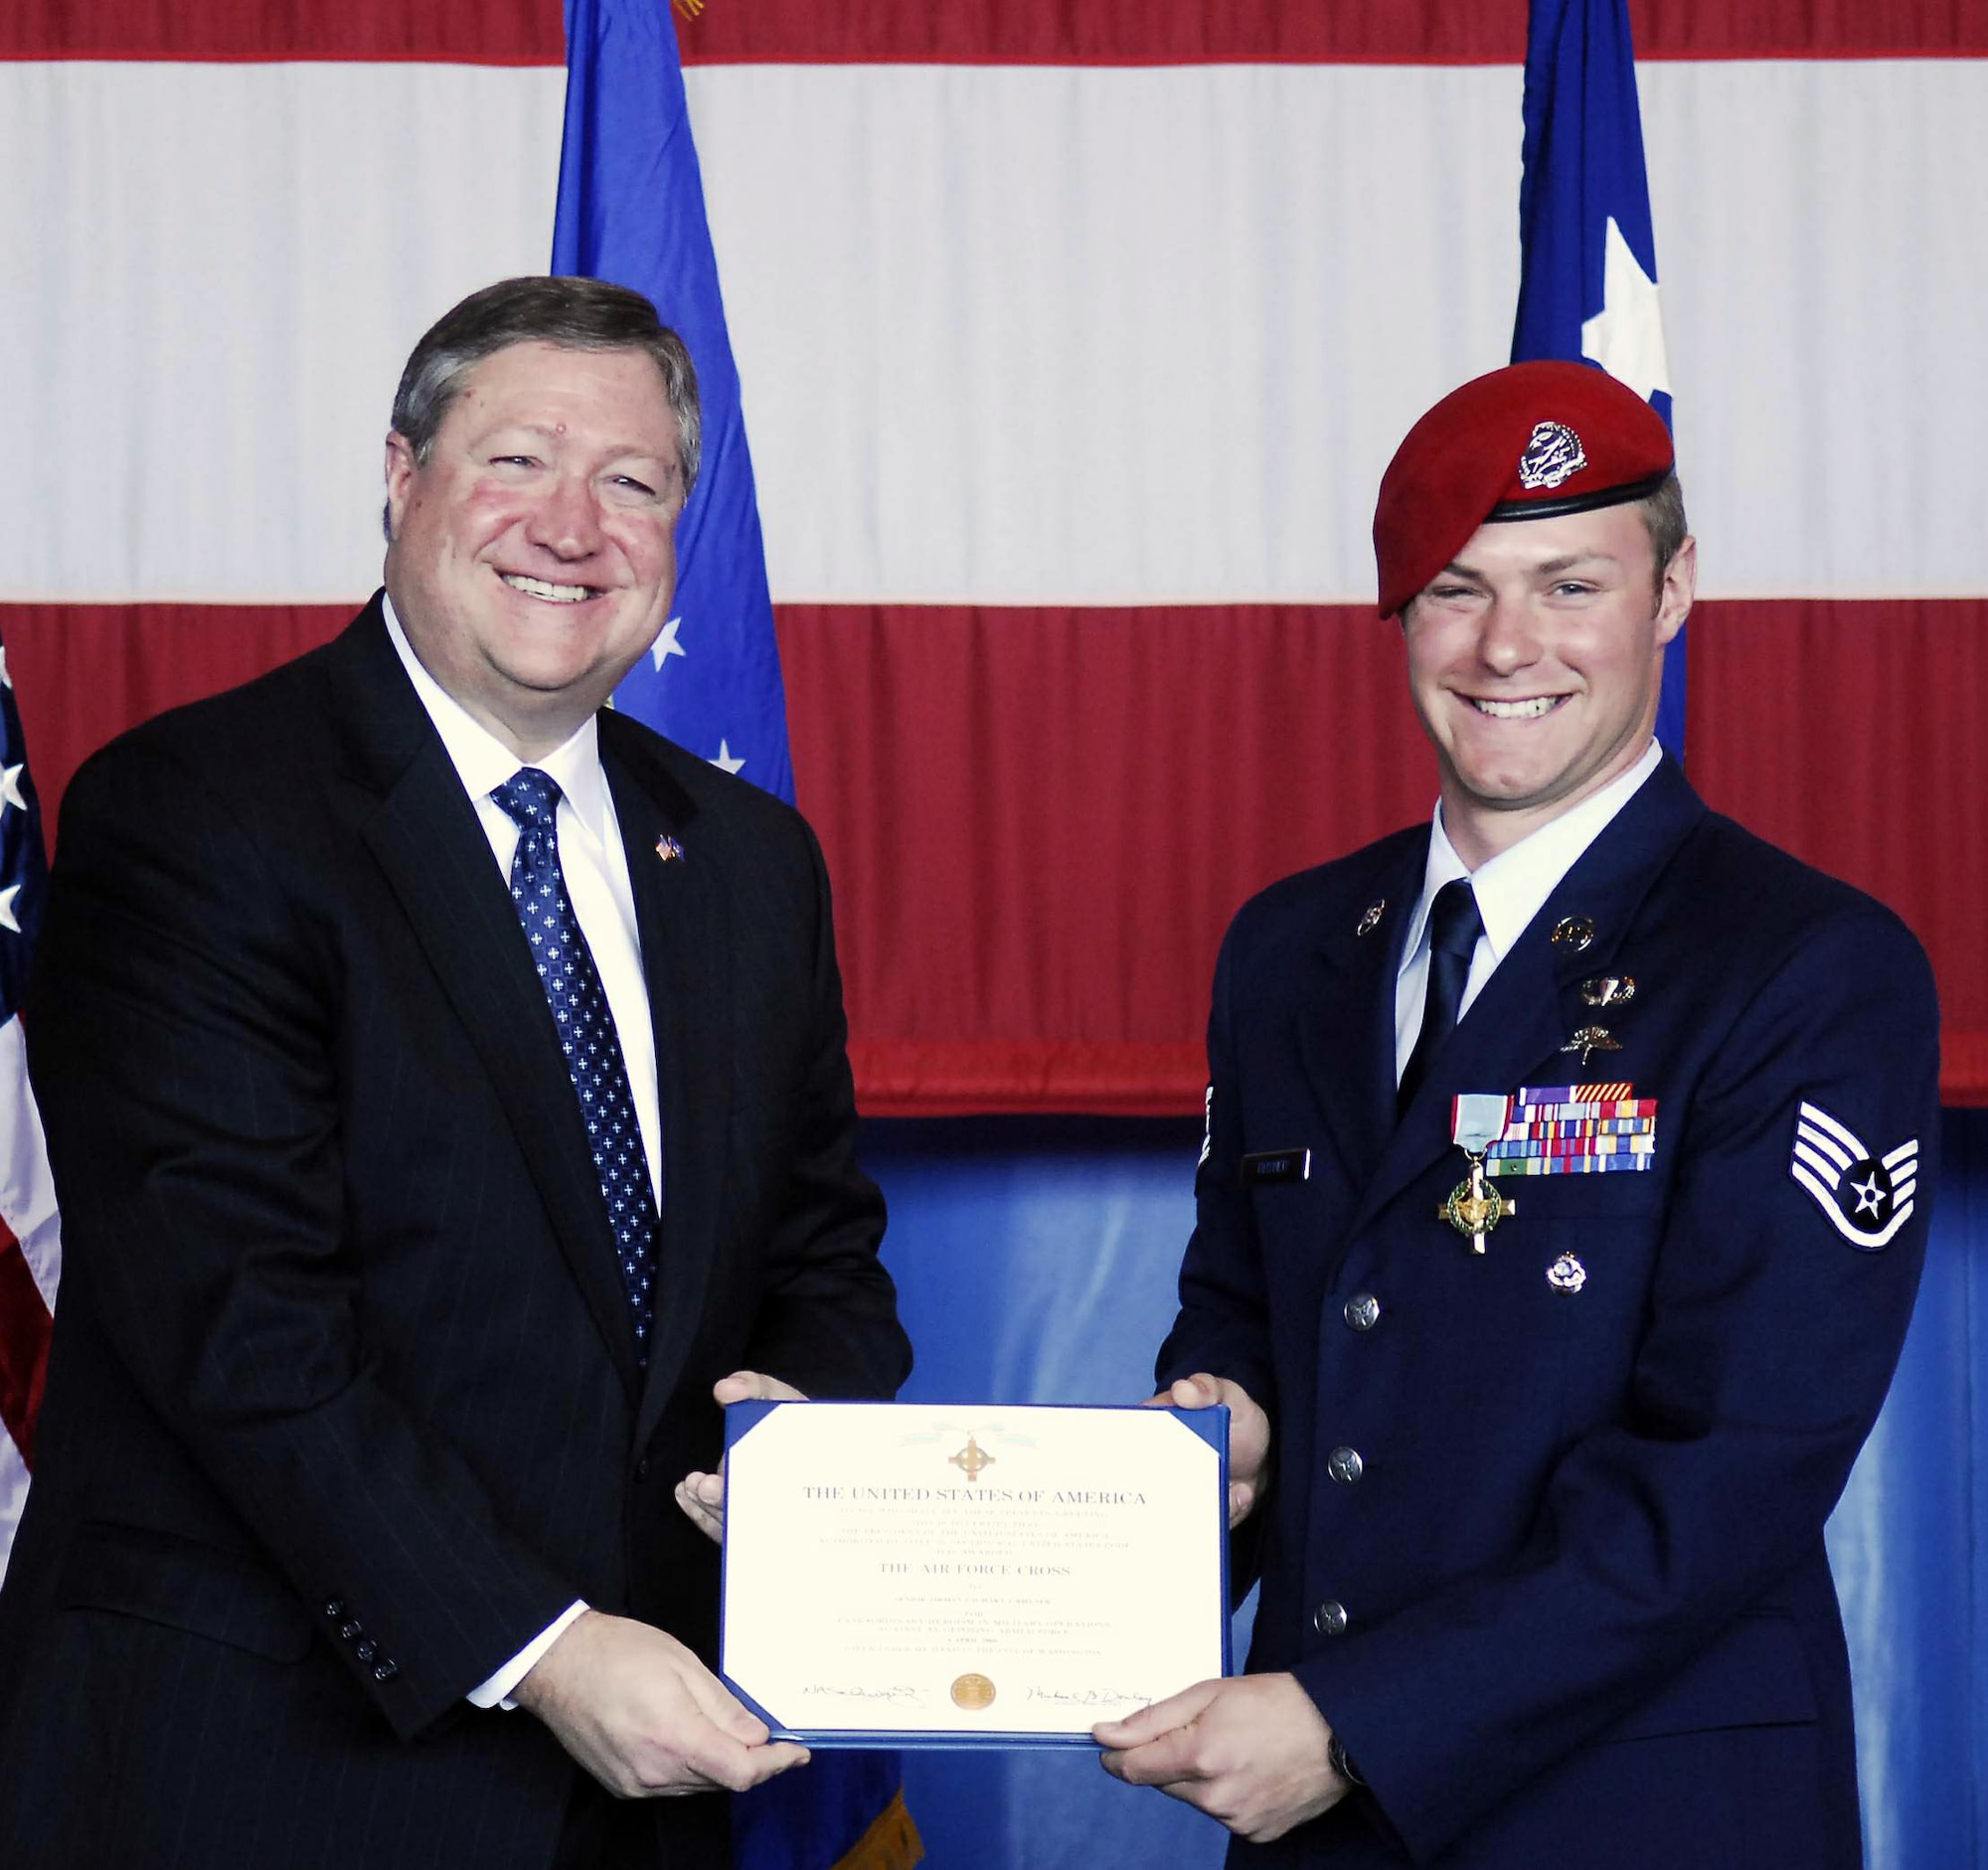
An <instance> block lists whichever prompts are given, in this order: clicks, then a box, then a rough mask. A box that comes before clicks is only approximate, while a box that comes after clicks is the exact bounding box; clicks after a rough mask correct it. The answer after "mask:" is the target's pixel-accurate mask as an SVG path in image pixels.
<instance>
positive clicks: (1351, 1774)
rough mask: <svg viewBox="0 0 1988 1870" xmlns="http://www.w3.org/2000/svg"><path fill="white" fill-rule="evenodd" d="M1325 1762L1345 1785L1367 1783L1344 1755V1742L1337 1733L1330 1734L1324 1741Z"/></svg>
mask: <svg viewBox="0 0 1988 1870" xmlns="http://www.w3.org/2000/svg"><path fill="white" fill-rule="evenodd" d="M1325 1763H1326V1765H1327V1766H1329V1767H1330V1768H1331V1769H1332V1770H1333V1771H1334V1772H1335V1773H1337V1774H1338V1775H1339V1777H1340V1778H1341V1779H1343V1780H1344V1781H1345V1782H1346V1783H1347V1785H1366V1784H1367V1782H1366V1781H1365V1780H1363V1779H1362V1778H1361V1777H1360V1769H1359V1768H1358V1767H1357V1766H1355V1765H1354V1764H1353V1762H1352V1761H1351V1760H1349V1759H1348V1758H1347V1757H1346V1743H1345V1742H1344V1741H1342V1740H1341V1739H1340V1738H1339V1736H1338V1735H1337V1734H1334V1735H1332V1736H1331V1737H1330V1738H1329V1739H1328V1740H1327V1741H1326V1743H1325Z"/></svg>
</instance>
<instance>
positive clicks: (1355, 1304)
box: [1346, 1292, 1381, 1331]
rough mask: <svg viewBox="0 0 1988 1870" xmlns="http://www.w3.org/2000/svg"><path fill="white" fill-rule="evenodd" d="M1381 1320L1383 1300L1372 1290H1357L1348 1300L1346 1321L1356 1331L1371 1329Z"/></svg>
mask: <svg viewBox="0 0 1988 1870" xmlns="http://www.w3.org/2000/svg"><path fill="white" fill-rule="evenodd" d="M1380 1321H1381V1301H1380V1300H1379V1299H1378V1298H1376V1297H1375V1296H1374V1294H1373V1293H1372V1292H1355V1293H1354V1294H1353V1296H1352V1297H1351V1298H1349V1299H1348V1300H1347V1301H1346V1322H1347V1323H1348V1324H1350V1325H1351V1326H1352V1327H1353V1328H1354V1330H1356V1331H1371V1330H1373V1328H1374V1327H1375V1325H1377V1324H1378V1323H1380Z"/></svg>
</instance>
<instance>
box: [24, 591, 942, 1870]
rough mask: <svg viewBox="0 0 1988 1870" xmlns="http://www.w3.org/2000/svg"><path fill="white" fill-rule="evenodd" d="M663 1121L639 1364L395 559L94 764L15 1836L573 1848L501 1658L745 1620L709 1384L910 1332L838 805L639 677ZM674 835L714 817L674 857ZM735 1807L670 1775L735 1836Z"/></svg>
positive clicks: (56, 987)
mask: <svg viewBox="0 0 1988 1870" xmlns="http://www.w3.org/2000/svg"><path fill="white" fill-rule="evenodd" d="M601 757H602V761H603V764H604V765H605V767H606V771H607V775H608V780H609V784H610V786H611V789H612V792H613V796H614V802H615V809H616V812H617V814H618V816H619V819H620V823H621V829H622V833H623V836H624V838H625V840H626V843H627V848H628V852H629V867H630V871H631V873H632V876H633V880H634V887H635V896H636V913H637V921H638V926H639V929H640V935H641V944H642V955H643V964H644V969H645V971H646V973H647V976H648V982H649V996H650V1008H651V1014H652V1017H653V1019H654V1022H655V1028H656V1041H657V1044H656V1052H657V1059H658V1070H659V1076H660V1081H661V1093H662V1108H663V1127H664V1139H665V1154H666V1183H665V1186H666V1202H665V1208H664V1212H663V1217H662V1235H661V1244H660V1255H659V1269H658V1279H657V1285H656V1296H655V1325H654V1331H653V1336H652V1350H651V1356H650V1362H649V1366H648V1370H647V1373H646V1376H643V1375H641V1374H640V1373H638V1371H637V1369H636V1365H635V1359H634V1343H633V1334H632V1331H631V1329H630V1326H629V1321H628V1314H627V1308H626V1303H625V1300H624V1299H623V1296H622V1293H621V1288H620V1283H619V1277H618V1274H617V1271H616V1267H615V1259H614V1253H613V1248H612V1242H611V1237H610V1234H609V1230H608V1225H607V1219H606V1213H605V1209H604V1206H603V1203H602V1201H601V1197H600V1193H599V1189H598V1185H597V1182H596V1180H595V1176H594V1171H593V1167H592V1163H591V1160H590V1157H589V1155H588V1151H587V1146H586V1140H585V1133H584V1129H583V1127H582V1124H581V1120H580V1111H579V1106H578V1104H577V1101H576V1100H575V1098H574V1095H573V1091H572V1088H571V1084H570V1082H569V1079H568V1076H567V1071H566V1066H565V1062H564V1060H563V1058H562V1056H561V1053H560V1050H559V1045H558V1040H557V1038H556V1036H555V1032H554V1028H553V1023H552V1018H551V1015H550V1012H549V1011H548V1008H547V1005H546V1001H545V997H544V994H543V992H542V990H541V988H540V986H539V982H538V979H537V976H536V974H535V973H534V971H533V968H532V964H531V960H530V958H529V955H528V951H527V947H526V943H525V941H524V938H523V935H521V933H520V930H519V928H518V924H517V920H516V916H515V913H514V911H513V908H512V905H511V902H510V899H509V894H508V892H507V890H506V889H505V886H504V882H503V879H502V878H501V877H500V876H499V875H498V874H497V871H496V868H495V866H493V865H492V864H491V862H490V857H489V846H488V843H487V841H486V840H485V838H484V836H483V833H482V831H481V830H480V828H479V827H478V825H477V823H476V819H475V814H474V811H473V809H472V807H471V805H470V803H469V801H468V799H467V797H466V796H465V795H464V793H463V791H462V787H461V784H460V781H459V780H458V779H457V777H456V775H455V772H454V769H453V767H452V766H451V765H450V764H449V762H448V759H447V756H446V754H445V753H444V751H443V749H442V747H441V745H440V742H439V741H438V740H437V739H436V737H435V735H434V732H433V729H432V727H431V726H430V724H429V723H428V720H427V717H426V715H425V714H424V713H423V712H422V710H421V708H420V706H419V703H418V701H417V700H416V698H415V697H414V692H413V690H412V688H411V687H410V686H409V684H408V681H407V678H406V675H405V673H404V672H403V670H402V669H401V667H400V665H399V663H398V660H397V658H396V657H395V655H394V653H393V650H392V647H391V645H390V644H389V642H388V640H387V637H386V633H385V629H384V625H383V623H382V621H381V617H380V613H379V607H378V601H377V599H376V601H375V603H374V604H373V605H371V606H369V607H368V609H367V610H366V611H365V612H363V613H362V614H361V615H360V616H359V617H358V618H357V619H356V620H355V622H354V623H353V624H352V626H351V627H350V628H349V629H348V630H347V631H346V632H345V633H344V634H343V635H342V636H341V637H340V638H339V639H338V640H337V641H336V642H334V643H332V644H331V645H329V646H328V647H327V648H325V649H323V650H320V651H318V652H316V653H314V654H312V655H309V656H305V657H303V658H302V659H300V660H299V661H297V662H294V663H291V664H289V665H287V666H285V667H284V668H281V669H279V670H277V671H275V672H274V673H273V674H271V675H269V676H267V677H265V678H263V679H262V680H261V681H259V682H256V683H253V684H250V685H249V686H248V687H247V688H244V689H240V690H237V691H235V692H233V693H231V694H228V695H224V696H220V697H217V698H215V699H214V700H212V701H209V702H204V703H201V704H198V705H196V706H195V707H193V708H189V709H184V710H180V711H177V712H175V713H173V714H170V715H166V716H162V717H160V718H159V719H157V720H155V721H153V722H150V723H148V724H147V725H146V726H144V727H142V728H140V729H138V730H136V731H135V732H133V733H132V734H129V735H126V736H125V737H123V738H122V739H121V740H119V741H118V742H116V743H114V744H113V745H112V746H111V747H109V748H107V749H105V750H104V752H103V753H101V754H100V755H98V756H97V757H96V758H95V759H94V760H92V761H91V762H90V763H89V764H88V765H86V766H85V767H84V768H83V771H82V772H80V773H79V774H78V776H77V779H76V781H75V783H74V785H73V786H72V789H71V791H70V794H69V798H68V801H67V803H66V806H65V809H64V813H63V820H62V838H61V845H60V855H59V861H58V864H57V867H56V872H55V877H54V881H53V884H52V887H51V893H50V901H49V908H48V918H47V924H46V928H45V931H44V935H43V937H42V942H41V965H40V969H39V972H38V975H37V978H36V980H35V982H34V985H33V988H32V992H31V1003H30V1008H29V1012H28V1021H27V1029H28V1032H29V1034H30V1040H29V1051H30V1064H31V1070H32V1072H33V1076H34V1081H35V1086H36V1092H37V1096H38V1098H39V1100H40V1103H41V1107H42V1111H43V1114H44V1118H45V1120H46V1124H47V1128H48V1134H49V1147H50V1153H51V1157H52V1159H53V1162H54V1167H55V1173H56V1179H57V1184H58V1189H59V1192H60V1195H61V1198H62V1202H63V1210H64V1219H65V1234H66V1237H67V1246H68V1258H67V1267H66V1272H65V1283H64V1289H63V1301H62V1305H61V1307H60V1311H59V1316H58V1319H57V1324H56V1334H55V1343H54V1348H53V1351H52V1355H51V1368H50V1378H49V1388H48V1395H47V1402H46V1407H45V1411H44V1414H43V1417H42V1428H41V1445H40V1458H39V1462H38V1472H37V1477H36V1482H35V1486H34V1488H33V1493H32V1498H31V1501H30V1504H29V1507H28V1512H27V1516H26V1520H25V1522H24V1524H23V1526H22V1529H21V1533H20V1538H19V1541H18V1543H17V1545H16V1548H15V1556H14V1560H13V1565H12V1568H11V1570H10V1572H9V1575H8V1578H7V1583H6V1588H5V1591H4V1593H0V1863H5V1864H7V1865H9V1866H11V1870H28V1866H31V1865H33V1866H40V1865H44V1864H46V1865H58V1864H59V1865H63V1866H65V1867H66V1870H67V1867H69V1866H76V1865H83V1864H91V1865H95V1864H105V1865H117V1866H124V1865H168V1864H170V1865H186V1866H202V1867H203V1870H206V1867H209V1866H218V1865H235V1864H242V1865H254V1866H258V1867H259V1866H279V1867H282V1870H287V1867H288V1866H292V1865H295V1866H305V1865H319V1864H323V1865H327V1866H329V1865H338V1866H341V1867H343V1866H356V1865H362V1864H363V1865H367V1866H376V1865H380V1866H385V1865H409V1866H413V1865H427V1864H438V1863H454V1862H464V1861H470V1860H471V1853H473V1856H474V1860H475V1861H477V1862H479V1863H483V1864H489V1865H517V1866H521V1867H522V1866H527V1865H543V1864H545V1863H547V1862H549V1861H550V1858H551V1855H552V1852H553V1850H554V1847H555V1842H556V1838H557V1834H558V1830H559V1825H560V1822H561V1819H562V1816H563V1813H564V1809H565V1805H566V1801H567V1799H568V1796H569V1794H570V1790H571V1786H572V1783H573V1772H574V1769H573V1768H572V1767H571V1766H570V1764H569V1763H568V1761H567V1759H566V1757H565V1755H564V1754H563V1753H562V1752H561V1751H560V1749H559V1748H558V1747H557V1745H556V1744H555V1743H554V1742H553V1741H552V1739H551V1737H550V1735H549V1734H548V1732H547V1731H546V1730H545V1729H544V1728H542V1727H541V1726H540V1724H539V1723H538V1722H536V1721H535V1720H533V1719H532V1718H531V1717H530V1716H528V1715H523V1714H508V1715H507V1714H499V1713H480V1712H477V1711H474V1710H471V1709H469V1708H468V1707H467V1705H466V1704H465V1703H464V1701H463V1695H464V1693H465V1691H466V1690H467V1689H468V1688H470V1687H472V1686H473V1685H474V1684H475V1683H477V1682H478V1681H480V1680H482V1679H483V1678H484V1677H485V1676H486V1675H488V1674H489V1673H490V1672H491V1671H492V1670H493V1669H494V1668H495V1667H497V1666H498V1665H499V1664H500V1663H501V1662H502V1661H503V1660H504V1659H505V1658H506V1657H507V1656H509V1655H512V1654H514V1653H515V1652H516V1651H517V1650H518V1649H519V1648H520V1647H522V1646H523V1644H524V1643H525V1642H526V1641H527V1640H528V1639H529V1638H530V1637H531V1636H532V1635H533V1634H534V1633H535V1632H536V1631H538V1630H539V1629H541V1628H543V1627H544V1626H545V1625H546V1624H547V1623H548V1622H550V1621H551V1620H552V1618H553V1617H554V1616H555V1615H557V1614H558V1613H559V1612H560V1610H562V1609H563V1608H564V1607H565V1606H566V1605H567V1604H568V1603H569V1602H571V1601H572V1600H573V1599H574V1598H576V1597H584V1598H585V1599H587V1600H588V1601H589V1602H590V1603H592V1604H594V1605H596V1606H598V1607H600V1608H602V1609H607V1610H613V1611H619V1612H624V1613H627V1614H630V1615H637V1616H641V1617H644V1618H647V1619H649V1620H652V1621H654V1622H657V1623H659V1624H661V1625H663V1626H664V1627H666V1628H669V1629H671V1630H674V1631H675V1632H676V1633H677V1634H679V1635H680V1636H682V1637H684V1638H685V1639H686V1640H688V1641H690V1642H691V1643H693V1644H694V1645H695V1646H696V1647H697V1648H699V1649H700V1650H701V1651H703V1652H704V1653H705V1654H706V1655H707V1656H709V1655H710V1654H711V1652H712V1649H713V1645H714V1636H715V1622H716V1601H717V1564H716V1555H715V1551H714V1549H713V1548H712V1547H711V1546H710V1544H709V1543H708V1542H707V1541H706V1540H705V1539H703V1537H702V1536H701V1535H700V1534H698V1533H697V1532H696V1531H695V1529H694V1528H692V1527H691V1526H690V1525H689V1524H688V1522H687V1521H685V1520H684V1519H683V1518H682V1516H681V1515H680V1514H679V1513H678V1512H677V1510H676V1508H675V1505H674V1503H673V1501H672V1498H671V1489H672V1486H673V1484H674V1482H675V1480H676V1479H677V1478H678V1477H679V1476H680V1475H681V1474H683V1473H684V1472H685V1471H686V1470H687V1469H690V1468H692V1467H709V1466H711V1465H713V1464H714V1462H715V1460H716V1457H717V1455H718V1452H719V1446H720V1421H719V1415H718V1411H717V1410H716V1408H715V1406H714V1405H713V1404H712V1403H711V1401H710V1389H711V1385H712V1383H713V1382H714V1381H715V1380H716V1379H717V1378H718V1377H720V1376H722V1375H723V1374H725V1373H726V1372H727V1371H729V1370H732V1369H735V1368H739V1367H742V1366H743V1367H752V1368H758V1369H762V1370H766V1371H768V1372H771V1373H774V1374H777V1375H779V1376H782V1377H784V1378H786V1379H788V1380H789V1381H791V1382H793V1383H795V1384H797V1385H798V1386H799V1387H801V1388H802V1389H803V1390H805V1391H807V1392H809V1393H810V1394H817V1395H846V1396H883V1395H889V1394H891V1393H892V1392H893V1391H894V1390H895V1388H896V1386H897V1385H898V1383H899V1382H900V1381H902V1379H903V1377H904V1375H905V1373H906V1372H907V1370H908V1369H909V1367H910V1350H909V1346H908V1344H907V1342H906V1339H905V1337H904V1334H903V1332H902V1330H901V1329H900V1328H899V1326H898V1323H897V1320H896V1314H895V1302H894V1293H893V1290H892V1285H891V1281H890V1279H889V1276H888V1275H886V1274H885V1273H884V1271H883V1269H882V1268H881V1266H880V1265H879V1263H878V1260H877V1256H876V1249H877V1243H878V1240H879V1237H880V1236H881V1233H882V1230H883V1222H884V1213H883V1203H882V1200H881V1197H880V1196H879V1195H878V1193H877V1190H876V1189H875V1187H874V1186H873V1185H872V1184H871V1183H870V1182H869V1181H868V1180H867V1179H866V1178H865V1177H864V1176H863V1174H862V1173H861V1171H860V1170H859V1169H858V1168H857V1166H856V1163H855V1160H854V1156H853V1152H852V1144H853V1133H854V1129H855V1110H854V1100H853V1094H852V1090H851V1084H850V1077H849V1068H848V1064H847V1060H846V1056H845V1027H844V1021H843V1014H842V1004H841V986H840V980H839V977H838V974H837V971H836V965H835V955H834V944H833V936H832V934H831V929H830V922H829V909H828V891H827V883H826V877H825V873H824V870H823V866H822V862H821V856H820V852H819V850H818V848H817V847H816V845H815V842H814V839H813V837H812V836H811V834H810V833H809V832H808V830H807V827H806V826H805V824H803V822H802V821H801V819H800V818H799V817H798V816H797V815H796V814H795V813H794V812H792V811H791V810H790V809H788V808H787V807H785V806H783V805H781V804H780V803H778V802H777V801H776V800H774V799H772V798H770V797H768V796H766V795H765V794H763V793H761V792H759V791H757V790H756V789H755V788H753V787H750V786H747V785H745V784H744V783H743V782H741V781H738V780H736V779H733V778H731V777H730V776H729V775H727V774H725V773H723V772H720V771H717V770H716V769H714V768H713V767H711V766H709V765H706V764H705V763H704V762H702V761H699V760H696V759H694V758H692V757H691V756H689V755H687V754H685V753H683V752H682V751H681V750H680V749H677V748H675V747H672V746H671V745H669V744H668V743H667V742H664V741H662V740H660V739H659V738H657V737H656V736H654V735H652V734H650V733H648V732H647V731H646V730H644V729H642V728H639V727H636V726H634V725H632V724H630V723H628V722H626V721H624V720H622V719H620V718H618V717H616V716H614V715H612V714H603V715H602V717H601ZM665 835H668V836H671V837H674V838H675V839H676V840H677V843H678V844H679V845H680V846H681V850H682V853H683V854H682V857H681V859H680V860H674V861H668V862H664V861H660V860H659V858H658V856H657V855H656V852H655V847H656V844H657V841H658V839H659V838H662V837H663V836H665ZM722 1807H723V1801H722V1800H718V1799H710V1798H706V1799H677V1800H671V1801H666V1803H665V1805H664V1806H662V1807H660V1808H659V1810H658V1828H659V1837H660V1839H661V1841H662V1843H663V1844H664V1845H665V1847H666V1850H668V1849H669V1848H670V1847H672V1846H673V1851H671V1854H668V1855H666V1859H665V1860H666V1861H670V1862H681V1863H684V1864H696V1865H706V1864H710V1863H712V1862H715V1861H720V1860H722V1853H723V1850H724V1843H723V1828H724V1813H723V1808H722Z"/></svg>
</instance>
